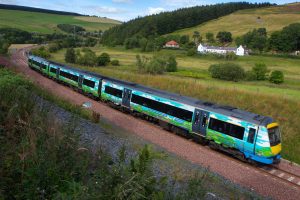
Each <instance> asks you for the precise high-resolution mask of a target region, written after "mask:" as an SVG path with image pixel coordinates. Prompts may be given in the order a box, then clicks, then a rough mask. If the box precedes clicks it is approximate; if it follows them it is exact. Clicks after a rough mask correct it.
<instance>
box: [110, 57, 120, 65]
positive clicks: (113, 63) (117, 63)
mask: <svg viewBox="0 0 300 200" xmlns="http://www.w3.org/2000/svg"><path fill="white" fill-rule="evenodd" d="M110 63H111V65H113V66H119V65H120V62H119V60H116V59H115V60H112V61H111V62H110Z"/></svg>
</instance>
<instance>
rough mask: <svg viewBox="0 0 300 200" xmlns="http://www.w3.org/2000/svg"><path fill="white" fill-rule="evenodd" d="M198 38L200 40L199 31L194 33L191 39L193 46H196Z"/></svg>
mask: <svg viewBox="0 0 300 200" xmlns="http://www.w3.org/2000/svg"><path fill="white" fill-rule="evenodd" d="M199 38H200V32H199V31H194V34H193V39H194V43H195V45H198V42H199Z"/></svg>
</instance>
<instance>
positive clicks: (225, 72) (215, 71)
mask: <svg viewBox="0 0 300 200" xmlns="http://www.w3.org/2000/svg"><path fill="white" fill-rule="evenodd" d="M208 71H209V73H210V74H211V76H212V78H217V79H222V80H228V81H239V80H243V79H244V78H245V71H244V69H243V68H242V67H241V66H240V65H238V64H234V63H221V64H214V65H211V66H210V67H209V69H208Z"/></svg>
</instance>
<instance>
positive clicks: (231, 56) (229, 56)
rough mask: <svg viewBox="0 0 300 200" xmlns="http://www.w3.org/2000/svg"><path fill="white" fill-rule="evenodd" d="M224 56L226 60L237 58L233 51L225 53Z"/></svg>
mask: <svg viewBox="0 0 300 200" xmlns="http://www.w3.org/2000/svg"><path fill="white" fill-rule="evenodd" d="M224 57H225V59H226V60H236V59H237V58H238V56H237V55H236V54H235V53H234V52H229V53H226V54H225V56H224Z"/></svg>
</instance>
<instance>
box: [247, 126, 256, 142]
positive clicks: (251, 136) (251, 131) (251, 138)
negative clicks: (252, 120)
mask: <svg viewBox="0 0 300 200" xmlns="http://www.w3.org/2000/svg"><path fill="white" fill-rule="evenodd" d="M255 132H256V130H255V129H254V128H250V129H249V134H248V140H247V142H249V143H251V144H253V142H254V136H255Z"/></svg>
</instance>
